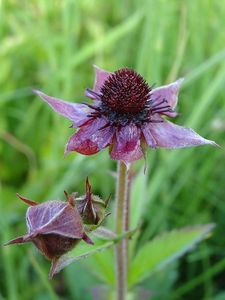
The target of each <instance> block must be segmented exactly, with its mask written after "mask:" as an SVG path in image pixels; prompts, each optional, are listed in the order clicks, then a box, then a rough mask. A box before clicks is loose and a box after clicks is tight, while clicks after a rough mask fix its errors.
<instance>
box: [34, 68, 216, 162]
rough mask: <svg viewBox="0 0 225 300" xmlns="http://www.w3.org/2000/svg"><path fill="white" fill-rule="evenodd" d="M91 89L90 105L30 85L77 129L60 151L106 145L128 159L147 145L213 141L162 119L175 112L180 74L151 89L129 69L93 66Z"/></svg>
mask: <svg viewBox="0 0 225 300" xmlns="http://www.w3.org/2000/svg"><path fill="white" fill-rule="evenodd" d="M95 72H96V79H95V84H94V87H93V89H87V90H86V96H87V97H89V98H91V99H92V100H93V103H92V104H89V103H84V104H77V103H71V102H67V101H64V100H61V99H58V98H54V97H50V96H48V95H45V94H44V93H42V92H40V91H37V90H35V91H34V92H35V93H36V94H37V95H39V96H40V97H41V98H42V99H43V100H44V101H46V102H47V103H48V104H49V105H50V106H51V107H52V108H53V109H54V110H55V111H56V112H57V113H59V114H61V115H62V116H64V117H66V118H68V119H69V120H71V121H72V122H73V124H72V127H75V128H79V130H78V131H77V132H76V133H74V134H73V135H72V136H71V137H70V139H69V141H68V143H67V146H66V150H65V154H67V153H68V152H70V151H76V152H79V153H81V154H85V155H91V154H95V153H97V152H99V151H100V150H101V149H104V148H106V147H107V146H110V156H111V158H112V159H115V160H121V161H123V162H125V163H129V162H132V161H135V160H137V159H139V158H141V157H142V156H143V155H144V151H145V150H144V149H145V146H146V145H148V146H149V147H151V148H158V147H160V148H183V147H190V146H198V145H203V144H211V145H216V144H215V142H213V141H210V140H207V139H204V138H203V137H201V136H200V135H198V134H197V133H196V132H194V131H193V130H192V129H190V128H185V127H181V126H178V125H175V124H173V123H171V122H169V121H167V120H165V119H164V118H163V115H165V116H169V117H172V118H174V117H175V116H176V115H177V113H176V112H175V111H174V108H175V107H176V105H177V100H178V91H179V88H180V85H181V83H182V81H183V79H179V80H177V81H175V82H174V83H171V84H169V85H165V86H161V87H158V88H155V89H153V88H152V86H149V85H148V84H147V83H146V81H145V80H144V79H143V78H142V76H141V75H139V74H138V73H136V72H135V71H134V70H132V69H129V68H123V69H120V70H118V71H115V72H114V73H110V72H107V71H104V70H101V69H99V68H98V67H95Z"/></svg>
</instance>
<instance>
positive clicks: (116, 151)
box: [110, 124, 143, 163]
mask: <svg viewBox="0 0 225 300" xmlns="http://www.w3.org/2000/svg"><path fill="white" fill-rule="evenodd" d="M140 138H141V131H140V129H139V128H138V127H137V126H136V125H132V124H131V125H127V126H125V127H121V129H119V130H118V131H117V132H116V138H115V142H114V144H113V148H112V151H111V153H110V156H111V158H112V159H115V160H122V161H124V162H125V163H129V162H132V161H134V160H138V159H139V158H141V157H142V156H143V151H142V149H141V143H140Z"/></svg>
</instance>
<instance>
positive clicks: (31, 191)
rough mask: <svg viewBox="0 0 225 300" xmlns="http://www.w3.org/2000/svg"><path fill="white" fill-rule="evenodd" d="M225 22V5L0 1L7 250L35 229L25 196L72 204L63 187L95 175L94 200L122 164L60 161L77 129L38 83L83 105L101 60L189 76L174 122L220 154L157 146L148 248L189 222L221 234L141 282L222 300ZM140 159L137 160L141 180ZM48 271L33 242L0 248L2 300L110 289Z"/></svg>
mask: <svg viewBox="0 0 225 300" xmlns="http://www.w3.org/2000/svg"><path fill="white" fill-rule="evenodd" d="M224 24H225V2H224V1H219V0H215V1H214V0H198V1H196V0H187V1H182V0H180V1H179V0H170V1H166V0H131V1H129V0H126V1H125V0H124V1H121V0H108V1H103V0H95V1H94V0H77V1H76V0H73V1H72V0H65V1H59V0H58V1H53V0H48V1H46V0H39V1H38V0H36V1H35V0H33V1H25V0H24V1H23V0H21V1H16V0H8V1H7V0H6V1H4V0H2V1H0V36H1V44H0V69H1V71H0V243H1V244H2V243H3V242H5V241H7V240H9V239H11V238H13V237H15V236H17V235H20V234H22V233H24V232H25V230H26V228H25V222H24V215H25V211H26V208H27V207H26V206H25V205H24V204H23V203H21V202H20V201H19V200H18V199H17V198H16V197H15V193H16V192H19V193H20V194H22V195H24V196H27V197H29V198H32V199H34V200H36V201H40V202H41V201H44V200H47V199H54V198H61V199H63V191H64V190H67V191H68V192H72V191H79V193H84V179H85V177H86V176H87V175H88V176H89V178H90V181H91V183H92V185H93V190H94V191H95V193H97V194H99V195H101V196H102V197H103V198H106V197H107V196H108V195H109V194H110V193H112V194H113V193H114V178H113V176H111V174H110V172H111V171H115V169H116V163H115V162H112V161H109V157H108V152H107V150H104V151H102V152H101V153H99V154H97V155H95V156H91V157H84V156H82V155H78V154H75V153H73V154H70V155H69V156H68V157H67V158H63V151H64V146H65V143H66V141H67V139H68V137H69V136H70V135H71V134H72V133H73V130H72V129H69V128H68V127H69V125H70V123H69V121H68V120H65V119H64V118H62V117H60V116H58V115H57V114H55V113H53V112H52V111H51V110H50V109H49V107H47V105H45V104H44V103H42V102H41V101H40V99H38V98H37V97H36V96H35V95H34V94H32V92H31V88H33V87H35V88H38V89H41V90H43V91H44V92H46V93H48V94H50V95H54V96H57V97H61V98H63V99H67V100H71V101H76V102H83V101H85V97H84V90H85V88H86V87H91V86H92V84H93V80H94V73H93V70H92V64H96V65H98V66H100V67H101V68H104V69H106V70H109V71H114V70H116V69H119V68H121V67H124V66H128V67H131V68H134V69H136V70H137V71H138V72H139V73H141V74H142V75H143V76H144V77H145V78H146V80H147V81H148V82H149V84H152V83H154V82H155V83H156V84H157V86H159V85H161V84H165V83H169V82H171V81H174V80H175V79H177V78H178V77H181V76H182V77H185V79H186V80H185V82H184V84H183V86H182V90H181V93H180V98H179V99H180V100H179V105H178V110H179V111H180V112H181V114H180V116H179V117H178V118H177V119H176V120H174V122H176V123H177V124H180V125H184V126H190V127H192V128H194V129H195V130H196V131H197V132H198V133H199V134H201V135H203V136H205V137H206V138H208V139H212V140H215V141H216V142H217V143H218V144H220V145H221V149H215V148H213V147H210V146H203V147H198V148H190V149H182V150H170V151H168V150H157V151H152V150H149V151H148V159H147V165H148V168H147V173H146V176H145V177H144V176H142V175H140V176H142V177H143V178H145V183H144V185H143V186H142V187H141V189H140V188H139V189H138V188H136V189H135V190H134V191H133V192H134V194H133V199H135V200H136V201H143V197H145V199H144V201H145V209H144V211H145V214H144V215H143V234H142V237H141V240H140V244H141V243H143V242H145V241H147V240H149V239H150V238H152V237H153V236H155V235H156V234H159V233H161V232H163V231H166V230H170V229H172V228H179V227H182V226H186V225H192V224H205V223H210V222H215V223H216V224H217V228H216V230H214V234H213V236H212V237H211V238H210V239H208V240H206V241H204V242H203V243H201V244H200V245H199V246H198V247H197V248H196V249H195V250H194V251H193V252H192V253H190V254H188V255H186V256H185V257H184V258H182V259H181V260H180V261H179V263H178V262H177V263H173V264H171V265H169V267H167V268H166V269H164V270H162V271H161V272H158V273H157V274H156V275H155V276H154V278H149V280H146V282H145V283H144V285H143V286H144V287H145V288H146V289H147V290H150V291H151V292H152V294H153V297H152V298H151V299H158V300H160V299H161V300H162V299H163V300H164V299H165V300H167V299H189V300H190V299H193V300H196V299H207V300H208V299H210V300H211V299H213V300H223V299H225V282H224V280H225V237H224V229H225V201H224V198H225V197H224V192H225V188H224V182H225V172H224V169H225V162H224V161H225V151H224V134H225V105H224V104H225V100H224V99H225V96H224V86H225V30H224ZM143 164H144V162H143V161H140V162H136V163H135V165H134V168H135V169H136V170H137V171H138V170H140V174H143V169H142V168H143ZM139 179H140V178H139ZM136 186H137V184H136ZM143 195H145V196H143ZM112 202H113V201H112ZM112 204H113V203H112ZM109 218H110V217H109ZM111 219H112V217H111ZM87 261H88V259H87ZM48 269H49V262H47V261H46V260H45V259H44V258H42V257H41V255H39V254H38V253H37V251H36V250H35V249H34V247H33V246H31V245H24V246H11V247H1V248H0V299H1V300H2V299H7V300H8V299H9V300H16V299H18V300H29V299H34V300H45V299H53V300H56V299H76V300H80V299H84V300H86V299H92V296H91V293H90V288H91V287H94V286H96V285H99V284H101V282H100V281H99V280H97V279H95V277H94V276H93V275H92V273H93V271H94V270H89V269H87V265H86V266H85V267H84V266H83V264H82V263H77V264H73V265H72V266H70V267H68V268H67V269H65V271H63V272H62V273H61V274H59V275H57V276H56V277H55V279H53V280H52V281H51V282H49V281H48V280H47V273H48ZM97 299H98V298H97ZM143 299H144V298H143ZM147 299H149V298H147Z"/></svg>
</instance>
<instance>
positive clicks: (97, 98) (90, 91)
mask: <svg viewBox="0 0 225 300" xmlns="http://www.w3.org/2000/svg"><path fill="white" fill-rule="evenodd" d="M85 94H86V96H88V94H90V95H91V96H93V98H95V99H96V100H101V95H100V94H98V93H96V92H95V91H93V90H91V89H86V91H85Z"/></svg>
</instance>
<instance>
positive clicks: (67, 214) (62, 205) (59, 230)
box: [26, 200, 83, 238]
mask: <svg viewBox="0 0 225 300" xmlns="http://www.w3.org/2000/svg"><path fill="white" fill-rule="evenodd" d="M26 218H27V225H28V228H29V233H30V234H32V233H34V234H35V233H37V234H49V233H55V234H59V235H63V236H67V237H71V238H82V234H83V232H82V231H83V230H82V223H81V218H80V215H79V213H78V211H77V210H75V209H74V207H72V206H71V205H69V204H68V203H66V202H62V201H57V200H52V201H47V202H45V203H43V204H39V205H36V206H31V207H29V208H28V210H27V215H26Z"/></svg>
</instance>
